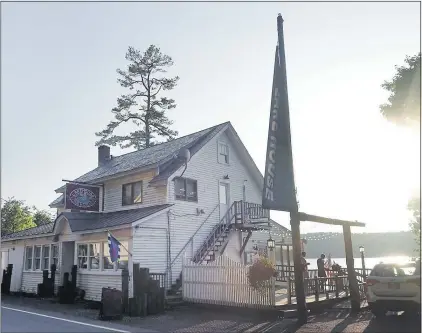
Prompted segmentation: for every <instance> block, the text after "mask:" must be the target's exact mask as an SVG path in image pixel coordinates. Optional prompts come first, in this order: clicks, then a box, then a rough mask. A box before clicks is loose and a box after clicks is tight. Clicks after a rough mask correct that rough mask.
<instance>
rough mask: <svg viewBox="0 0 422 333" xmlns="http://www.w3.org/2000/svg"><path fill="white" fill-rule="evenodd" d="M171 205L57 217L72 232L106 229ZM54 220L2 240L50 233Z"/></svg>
mask: <svg viewBox="0 0 422 333" xmlns="http://www.w3.org/2000/svg"><path fill="white" fill-rule="evenodd" d="M170 206H172V205H171V204H165V205H156V206H150V207H143V208H137V209H128V210H120V211H117V212H109V213H81V212H63V213H61V214H60V215H59V216H58V217H57V218H56V221H57V219H58V218H59V217H61V216H65V217H66V219H67V220H68V221H69V226H70V229H71V230H72V232H77V231H88V230H97V229H106V228H112V227H118V226H121V225H126V224H131V223H133V222H136V221H138V220H141V219H143V218H145V217H147V216H150V215H152V214H155V213H158V212H159V211H161V210H163V209H165V208H168V207H170ZM56 221H54V222H52V223H48V224H44V225H41V226H39V227H35V228H30V229H26V230H23V231H19V232H15V233H12V234H8V235H5V236H3V237H2V238H1V239H2V240H11V239H18V238H22V237H31V236H38V235H43V234H50V233H52V232H53V230H54V224H55V223H56Z"/></svg>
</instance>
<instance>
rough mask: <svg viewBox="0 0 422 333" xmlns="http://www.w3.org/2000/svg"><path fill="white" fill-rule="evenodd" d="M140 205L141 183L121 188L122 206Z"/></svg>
mask: <svg viewBox="0 0 422 333" xmlns="http://www.w3.org/2000/svg"><path fill="white" fill-rule="evenodd" d="M137 203H142V181H140V182H136V183H129V184H124V185H123V186H122V206H129V205H134V204H137Z"/></svg>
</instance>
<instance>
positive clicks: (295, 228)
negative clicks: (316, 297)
mask: <svg viewBox="0 0 422 333" xmlns="http://www.w3.org/2000/svg"><path fill="white" fill-rule="evenodd" d="M290 225H291V232H292V245H293V263H294V268H295V293H296V304H297V320H298V323H299V324H305V323H306V322H307V321H308V310H307V308H306V299H305V288H304V283H303V282H304V281H303V267H302V264H301V258H302V247H301V241H300V219H299V215H298V214H297V213H290ZM288 283H290V282H288Z"/></svg>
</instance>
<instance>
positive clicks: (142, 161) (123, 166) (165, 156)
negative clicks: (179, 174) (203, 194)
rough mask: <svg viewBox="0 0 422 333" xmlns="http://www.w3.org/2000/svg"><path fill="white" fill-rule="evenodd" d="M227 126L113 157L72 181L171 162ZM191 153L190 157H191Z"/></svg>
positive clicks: (97, 177) (215, 127) (90, 179)
mask: <svg viewBox="0 0 422 333" xmlns="http://www.w3.org/2000/svg"><path fill="white" fill-rule="evenodd" d="M227 124H229V122H226V123H223V124H219V125H216V126H213V127H210V128H207V129H204V130H202V131H199V132H196V133H192V134H189V135H186V136H183V137H180V138H177V139H175V140H173V141H169V142H164V143H161V144H158V145H155V146H153V147H150V148H146V149H142V150H138V151H134V152H131V153H128V154H125V155H121V156H113V158H112V159H111V160H110V161H109V162H107V163H105V164H104V165H102V166H99V167H97V168H95V169H94V170H91V171H89V172H88V173H86V174H84V175H82V176H80V177H79V178H77V179H75V180H74V181H79V182H91V181H94V180H96V179H100V178H103V177H110V176H113V175H116V174H119V173H121V172H127V171H131V170H134V169H139V168H141V167H146V166H149V165H154V164H162V163H165V162H167V161H168V160H171V159H172V158H173V156H174V155H177V154H178V153H179V151H180V150H181V149H183V148H190V149H193V150H195V149H194V147H195V145H196V144H199V143H200V142H202V141H204V139H205V140H206V139H208V140H209V139H210V138H211V137H213V136H214V135H215V134H217V133H218V131H219V130H220V129H222V128H223V127H224V126H226V125H227ZM192 155H193V154H192V151H191V156H192Z"/></svg>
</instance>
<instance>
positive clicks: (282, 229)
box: [270, 219, 292, 235]
mask: <svg viewBox="0 0 422 333" xmlns="http://www.w3.org/2000/svg"><path fill="white" fill-rule="evenodd" d="M270 226H271V229H272V228H274V229H278V230H279V231H280V232H282V233H283V234H285V235H291V234H292V232H291V231H290V230H289V229H288V228H286V227H285V226H282V225H281V224H279V223H277V222H276V221H274V220H272V219H270Z"/></svg>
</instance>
